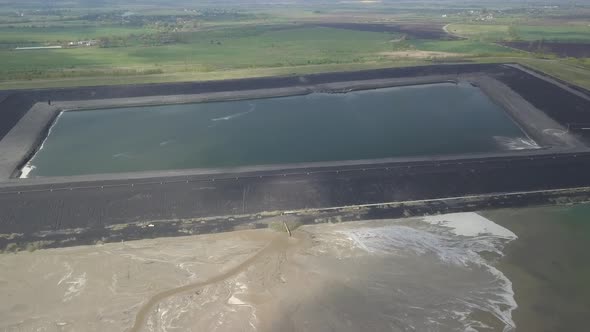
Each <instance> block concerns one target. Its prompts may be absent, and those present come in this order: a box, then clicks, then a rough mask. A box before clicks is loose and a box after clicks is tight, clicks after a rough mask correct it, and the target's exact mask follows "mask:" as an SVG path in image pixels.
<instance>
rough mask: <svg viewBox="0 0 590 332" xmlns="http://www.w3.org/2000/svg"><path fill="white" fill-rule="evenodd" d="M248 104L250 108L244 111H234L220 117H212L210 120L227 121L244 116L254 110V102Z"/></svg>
mask: <svg viewBox="0 0 590 332" xmlns="http://www.w3.org/2000/svg"><path fill="white" fill-rule="evenodd" d="M249 105H250V109H249V110H247V111H245V112H240V113H235V114H231V115H228V116H224V117H220V118H214V119H211V121H227V120H231V119H235V118H238V117H241V116H244V115H246V114H248V113H252V112H254V110H255V109H256V105H255V104H249Z"/></svg>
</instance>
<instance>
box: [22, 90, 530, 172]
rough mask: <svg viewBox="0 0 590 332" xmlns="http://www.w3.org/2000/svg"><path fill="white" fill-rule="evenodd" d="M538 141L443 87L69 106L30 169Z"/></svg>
mask: <svg viewBox="0 0 590 332" xmlns="http://www.w3.org/2000/svg"><path fill="white" fill-rule="evenodd" d="M535 147H536V145H535V144H534V142H532V141H530V139H528V138H527V137H526V135H525V134H523V133H522V131H521V130H520V129H519V128H518V126H517V125H516V124H515V123H514V122H513V121H512V120H511V119H510V118H509V117H508V116H507V115H506V114H505V112H504V111H503V110H502V109H501V108H500V107H499V106H497V105H495V104H494V103H493V102H492V101H491V100H490V99H489V98H488V97H487V96H486V95H484V94H483V93H482V92H481V91H480V90H479V89H478V88H476V87H473V86H471V85H468V84H459V85H455V84H451V83H442V84H430V85H421V86H411V87H396V88H387V89H377V90H367V91H356V92H349V93H346V94H321V93H315V94H310V95H306V96H292V97H282V98H270V99H256V100H242V101H228V102H215V103H200V104H187V105H167V106H151V107H137V108H120V109H108V110H100V111H79V112H65V113H62V115H61V116H60V117H59V118H58V120H57V121H56V123H55V124H54V126H53V127H52V128H51V131H50V133H49V135H48V137H47V139H46V140H45V142H44V143H43V145H42V148H41V149H40V150H39V151H38V152H37V154H36V155H35V156H34V157H33V158H32V160H31V161H30V162H29V163H28V164H27V165H26V167H25V168H24V169H23V174H24V177H26V176H31V177H34V176H61V175H79V174H92V173H111V172H125V171H142V170H163V169H185V168H208V167H231V166H245V165H261V164H282V163H296V162H314V161H338V160H356V159H372V158H386V157H398V156H417V155H432V154H459V153H475V152H493V151H503V150H517V149H524V148H535Z"/></svg>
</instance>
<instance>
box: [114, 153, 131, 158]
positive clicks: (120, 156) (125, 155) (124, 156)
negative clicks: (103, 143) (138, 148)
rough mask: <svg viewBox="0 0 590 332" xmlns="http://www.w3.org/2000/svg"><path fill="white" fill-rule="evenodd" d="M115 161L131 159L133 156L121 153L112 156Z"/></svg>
mask: <svg viewBox="0 0 590 332" xmlns="http://www.w3.org/2000/svg"><path fill="white" fill-rule="evenodd" d="M112 157H113V159H121V158H131V154H130V153H129V152H120V153H115V154H114V155H112Z"/></svg>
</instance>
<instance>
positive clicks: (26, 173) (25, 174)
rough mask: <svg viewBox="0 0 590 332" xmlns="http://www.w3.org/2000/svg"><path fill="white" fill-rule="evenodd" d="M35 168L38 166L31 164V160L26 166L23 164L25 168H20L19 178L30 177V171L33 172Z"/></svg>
mask: <svg viewBox="0 0 590 332" xmlns="http://www.w3.org/2000/svg"><path fill="white" fill-rule="evenodd" d="M35 168H37V167H36V166H33V165H31V163H30V162H28V163H27V164H26V165H25V166H23V168H22V169H21V170H20V176H19V178H21V179H26V178H28V177H29V173H31V171H33V170H34V169H35Z"/></svg>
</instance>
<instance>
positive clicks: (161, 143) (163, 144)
mask: <svg viewBox="0 0 590 332" xmlns="http://www.w3.org/2000/svg"><path fill="white" fill-rule="evenodd" d="M174 142H175V140H173V139H170V140H167V141H163V142H160V146H166V145H168V144H170V143H174Z"/></svg>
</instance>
